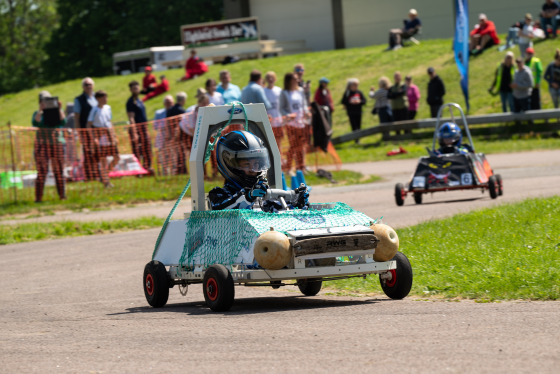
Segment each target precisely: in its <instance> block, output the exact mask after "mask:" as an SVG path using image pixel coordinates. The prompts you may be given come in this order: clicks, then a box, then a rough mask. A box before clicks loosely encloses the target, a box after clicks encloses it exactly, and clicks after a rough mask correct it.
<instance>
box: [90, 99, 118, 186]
mask: <svg viewBox="0 0 560 374" xmlns="http://www.w3.org/2000/svg"><path fill="white" fill-rule="evenodd" d="M95 99H96V100H97V106H96V107H93V108H92V109H91V112H89V117H88V122H87V127H88V128H90V129H92V130H91V131H92V132H93V134H92V135H93V136H91V137H90V139H93V141H94V147H93V148H91V149H92V150H93V152H94V154H93V159H94V162H96V163H98V164H99V172H100V174H101V175H100V179H101V183H103V185H104V186H105V187H106V188H110V187H113V185H112V184H111V182H109V172H110V171H112V170H113V169H114V168H115V166H117V164H118V163H119V160H120V156H119V150H118V148H117V137H116V135H115V130H114V129H113V124H112V123H111V120H112V117H113V115H112V113H111V107H110V106H109V105H106V104H107V93H106V92H105V91H102V90H100V91H97V92H96V93H95ZM108 156H112V157H113V160H112V161H111V163H110V164H108V163H107V157H108ZM93 172H94V174H95V173H96V172H97V168H94V170H93Z"/></svg>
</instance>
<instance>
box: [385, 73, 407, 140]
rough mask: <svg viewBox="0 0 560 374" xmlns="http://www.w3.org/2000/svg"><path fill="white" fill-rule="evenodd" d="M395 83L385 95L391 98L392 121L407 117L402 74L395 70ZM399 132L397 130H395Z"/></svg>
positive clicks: (404, 119) (403, 119)
mask: <svg viewBox="0 0 560 374" xmlns="http://www.w3.org/2000/svg"><path fill="white" fill-rule="evenodd" d="M393 78H394V80H395V83H394V84H393V86H391V88H390V89H389V93H388V94H387V97H388V98H389V100H391V109H392V110H393V121H395V122H399V121H406V120H407V119H408V103H407V101H408V100H407V97H406V86H405V85H404V84H402V75H401V73H400V72H398V71H397V72H396V73H395V75H394V77H393ZM397 134H399V131H397Z"/></svg>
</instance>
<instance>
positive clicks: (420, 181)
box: [412, 177, 426, 188]
mask: <svg viewBox="0 0 560 374" xmlns="http://www.w3.org/2000/svg"><path fill="white" fill-rule="evenodd" d="M412 187H414V188H424V187H426V177H414V179H412Z"/></svg>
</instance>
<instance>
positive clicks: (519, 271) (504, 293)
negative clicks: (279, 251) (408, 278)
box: [329, 196, 560, 301]
mask: <svg viewBox="0 0 560 374" xmlns="http://www.w3.org/2000/svg"><path fill="white" fill-rule="evenodd" d="M559 211H560V197H559V196H556V197H552V198H546V199H529V200H526V201H523V202H521V203H516V204H509V205H503V206H499V207H496V208H491V209H484V210H479V211H474V212H471V213H467V214H460V215H457V216H454V217H452V218H449V219H444V220H437V221H431V222H426V223H423V224H420V225H417V226H413V227H409V228H405V229H402V230H399V231H398V234H399V239H400V246H401V250H402V252H403V253H404V254H406V255H407V257H408V258H409V259H410V262H411V264H412V269H413V272H414V282H413V286H412V291H411V294H412V295H416V296H425V297H443V298H467V299H478V300H482V301H484V300H487V301H492V300H501V299H503V300H512V299H529V300H558V299H560V215H559V214H558V212H559ZM329 287H333V288H336V289H339V290H343V292H349V293H370V292H372V293H380V292H382V291H381V287H380V286H379V280H378V276H368V277H367V278H366V279H365V280H364V279H360V278H353V279H348V280H343V281H338V282H329Z"/></svg>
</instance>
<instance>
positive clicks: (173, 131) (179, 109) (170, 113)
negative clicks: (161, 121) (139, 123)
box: [166, 92, 187, 174]
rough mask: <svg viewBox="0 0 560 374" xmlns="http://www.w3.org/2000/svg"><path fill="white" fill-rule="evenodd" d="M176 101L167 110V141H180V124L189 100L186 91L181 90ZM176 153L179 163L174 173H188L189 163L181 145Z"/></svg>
mask: <svg viewBox="0 0 560 374" xmlns="http://www.w3.org/2000/svg"><path fill="white" fill-rule="evenodd" d="M176 99H177V101H176V103H175V105H173V106H172V107H171V108H169V109H168V110H167V112H166V116H167V118H168V120H167V138H166V141H170V142H173V143H174V142H175V141H177V140H178V141H179V142H181V139H180V132H179V126H180V122H181V121H182V120H183V118H184V116H183V115H184V114H185V113H186V110H185V103H186V102H187V94H186V93H185V92H179V93H177V95H176ZM174 149H175V154H176V159H177V163H176V165H174V166H175V170H174V174H187V165H186V159H185V153H184V152H182V150H181V148H180V146H179V147H175V148H174Z"/></svg>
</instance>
